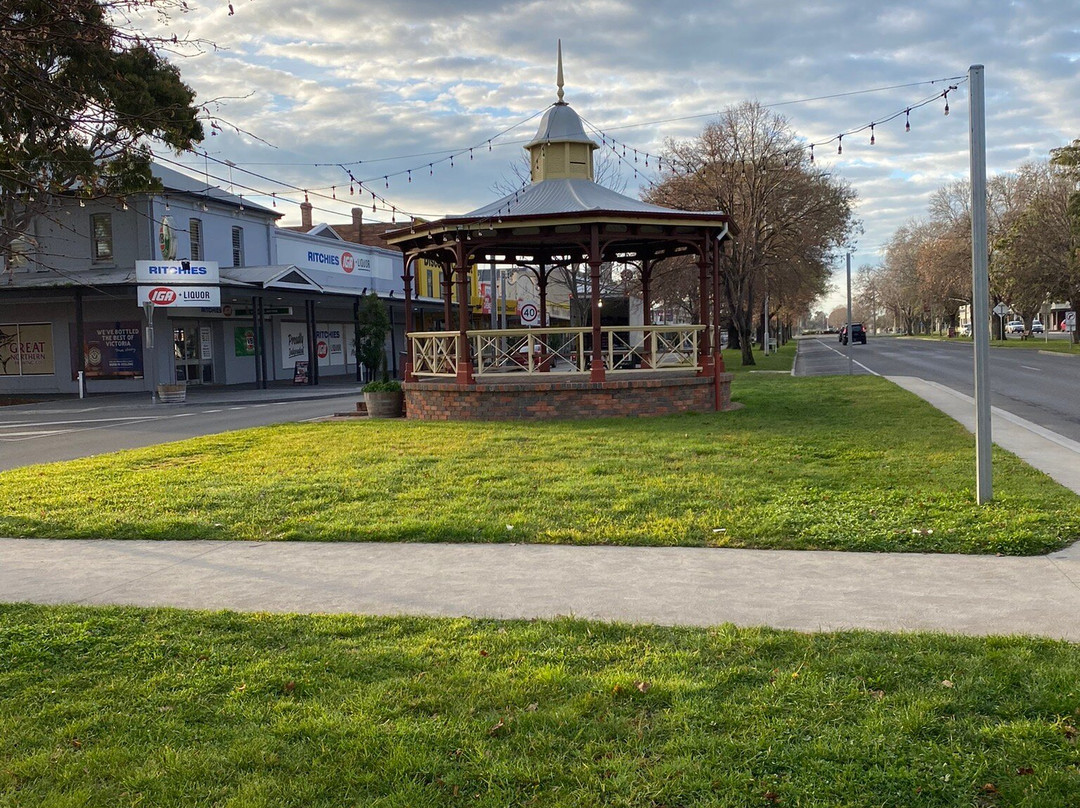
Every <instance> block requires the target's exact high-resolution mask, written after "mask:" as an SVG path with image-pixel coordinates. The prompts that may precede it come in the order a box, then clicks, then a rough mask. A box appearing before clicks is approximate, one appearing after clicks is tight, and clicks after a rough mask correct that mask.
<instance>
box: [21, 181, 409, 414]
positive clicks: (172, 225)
mask: <svg viewBox="0 0 1080 808" xmlns="http://www.w3.org/2000/svg"><path fill="white" fill-rule="evenodd" d="M154 174H155V176H157V177H158V178H159V179H160V180H161V183H162V186H163V190H162V191H160V192H154V193H148V194H141V195H139V196H137V197H129V198H127V199H111V198H110V199H104V200H93V201H91V200H83V201H79V200H77V199H65V200H63V201H61V202H60V203H58V204H57V205H56V206H55V207H54V209H53V210H52V211H51V212H50V213H49V215H47V216H44V217H41V218H40V219H38V220H37V221H35V222H34V224H33V226H32V228H31V231H30V232H29V233H27V234H26V236H25V237H24V239H23V240H22V244H21V245H20V246H21V249H20V257H19V260H17V261H15V262H13V264H12V265H11V266H6V267H4V271H3V273H2V274H0V392H3V393H8V394H16V395H17V394H34V393H75V392H78V391H79V385H80V380H82V383H84V384H85V386H86V390H87V391H89V392H136V391H148V392H152V391H154V390H156V388H157V386H158V385H161V384H171V383H181V384H187V385H196V384H210V385H231V384H257V385H262V386H265V385H266V384H268V383H271V382H274V381H278V380H291V379H296V378H298V377H299V376H300V375H301V374H300V371H301V369H303V370H304V374H303V376H304V378H306V379H307V380H308V383H317V382H318V380H319V379H320V378H321V377H326V376H354V377H357V378H359V372H358V369H357V366H356V356H355V351H354V342H353V336H354V328H355V322H356V312H357V309H358V303H359V299H360V297H361V296H362V295H364V294H368V293H371V292H374V293H376V294H377V295H378V296H379V297H380V298H381V299H382V300H383V301H384V302H385V303H386V305H387V306H388V307H389V309H390V313H391V321H392V322H393V323H395V330H394V332H393V333H392V334H391V335H390V337H389V338H388V340H387V347H386V353H387V356H386V360H387V361H386V366H387V369H388V371H389V372H391V373H393V374H396V372H397V370H398V366H399V361H398V354H399V346H403V345H404V329H403V325H402V324H403V323H404V310H403V308H402V307H403V305H404V304H403V297H404V295H403V287H402V279H401V276H402V269H401V255H400V253H399V252H397V251H396V250H388V249H385V248H380V247H375V246H371V245H366V244H358V243H352V242H348V241H346V240H345V239H343V238H342V237H341V235H340V234H339V233H337V232H336V231H334V230H333V229H332V228H329V227H327V226H321V227H320V228H315V229H311V230H310V232H295V231H291V230H287V229H283V228H279V227H278V226H277V221H278V219H279V218H280V216H281V214H280V213H278V212H277V211H276V210H273V209H269V208H265V207H262V206H259V205H253V204H251V203H250V202H248V201H245V200H244V198H243V197H242V196H238V195H235V194H232V193H229V192H227V191H224V190H222V189H220V188H215V187H211V186H210V185H209V184H207V183H205V182H202V181H200V180H197V179H194V178H192V177H189V176H187V175H185V174H181V173H179V172H176V171H172V170H170V169H168V168H165V167H161V166H155V169H154ZM185 262H186V263H185ZM153 266H160V267H166V266H172V267H173V268H174V271H175V272H176V273H184V272H189V273H190V272H192V271H193V269H192V268H194V267H203V268H209V271H211V272H212V275H211V276H208V277H215V278H216V279H215V280H214V281H213V282H211V283H210V284H209V285H205V286H196V285H184V284H180V283H178V284H177V285H176V286H175V287H172V286H169V285H164V286H158V287H155V286H153V285H152V284H151V283H149V282H147V278H146V277H145V276H144V277H143V278H142V280H143V282H142V283H140V279H139V273H138V272H137V270H138V269H140V268H142V269H143V270H146V271H149V267H153ZM185 267H186V269H185ZM171 279H172V280H174V281H185V279H184V278H183V277H181V276H178V275H174V276H172V278H171ZM190 280H191V278H187V279H186V281H190ZM186 281H185V282H186ZM155 289H157V290H158V291H157V293H156V294H151V292H153V291H154V290H155ZM193 289H200V290H202V291H200V292H198V293H197V294H192V295H172V294H170V291H169V290H172V291H174V292H175V290H180V291H185V290H188V291H190V290H193ZM174 297H176V298H184V297H190V298H192V299H191V300H185V299H173V298H174ZM298 363H300V364H299V365H298ZM305 363H306V364H305Z"/></svg>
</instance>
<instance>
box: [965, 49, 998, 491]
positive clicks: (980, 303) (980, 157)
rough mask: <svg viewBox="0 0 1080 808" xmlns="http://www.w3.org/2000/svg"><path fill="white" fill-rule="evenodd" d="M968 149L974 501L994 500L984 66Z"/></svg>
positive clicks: (978, 73)
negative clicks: (973, 373)
mask: <svg viewBox="0 0 1080 808" xmlns="http://www.w3.org/2000/svg"><path fill="white" fill-rule="evenodd" d="M968 87H970V88H971V90H970V92H971V103H970V104H969V106H968V123H969V125H970V150H971V297H972V301H971V304H972V309H973V312H974V313H973V316H972V328H973V329H974V339H975V501H976V502H978V504H980V505H982V504H984V503H987V502H989V501H990V500H991V499H993V497H994V487H993V479H992V476H993V469H992V465H991V463H990V448H991V446H992V437H991V429H990V381H989V374H990V335H989V333H987V329H986V328H984V326H985V325H986V324H987V323H988V322H989V321H990V312H989V311H988V309H989V306H990V276H989V273H988V266H987V264H988V258H987V253H986V246H987V245H986V106H985V93H986V91H985V86H984V79H983V66H982V65H972V66H971V67H969V68H968Z"/></svg>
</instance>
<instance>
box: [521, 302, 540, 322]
mask: <svg viewBox="0 0 1080 808" xmlns="http://www.w3.org/2000/svg"><path fill="white" fill-rule="evenodd" d="M518 317H520V318H521V324H522V325H540V309H539V308H538V307H537V305H536V304H535V303H531V302H526V301H521V302H520V303H519V304H518Z"/></svg>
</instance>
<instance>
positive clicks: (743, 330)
mask: <svg viewBox="0 0 1080 808" xmlns="http://www.w3.org/2000/svg"><path fill="white" fill-rule="evenodd" d="M664 158H665V160H667V161H669V162H670V163H671V164H672V165H678V166H681V167H682V169H683V170H682V172H680V173H678V174H676V175H675V176H673V177H670V178H667V179H664V180H662V181H660V182H658V183H656V184H654V185H653V186H651V187H650V188H649V189H648V191H647V193H646V195H645V196H646V198H647V199H648V201H650V202H654V203H656V204H660V205H665V206H667V207H672V208H681V209H684V210H721V211H723V212H724V213H726V214H729V215H730V216H731V217H732V219H733V220H734V221H735V223H736V224H737V225H738V227H739V231H740V234H739V237H738V238H736V239H735V242H734V248H733V249H732V250H731V251H729V252H728V253H727V254H726V255H725V257H724V259H723V261H722V262H721V274H722V277H721V287H722V289H723V293H724V295H725V297H726V299H727V307H728V310H729V312H730V316H731V319H732V324H733V329H734V331H735V336H737V338H738V344H739V346H740V349H741V351H742V362H743V364H744V365H753V364H754V357H753V353H752V351H751V347H750V345H751V335H752V334H753V331H754V320H755V317H756V316H757V314H758V313H759V311H760V309H761V304H762V302H763V299H764V297H765V295H766V294H768V295H769V296H770V298H773V297H775V298H776V299H777V301H778V302H779V305H780V306H781V308H782V309H783V310H784V311H785V312H786V314H787V316H788V318H789V319H792V318H793V316H797V315H801V314H802V313H804V312H805V310H807V309H808V307H809V305H810V303H811V302H812V301H813V299H814V298H815V297H817V296H819V295H821V294H823V293H824V292H825V291H826V289H827V286H828V279H829V277H830V266H831V264H832V263H833V258H834V253H836V252H838V251H839V250H840V248H841V247H842V246H843V245H844V244H846V243H848V241H849V240H850V238H851V237H852V236H853V234H854V232H855V230H856V222H855V219H854V214H853V211H852V205H853V203H854V199H855V193H854V191H852V190H851V189H850V188H849V187H848V186H847V185H846V184H844V183H842V182H841V181H839V180H837V179H836V178H834V177H833V176H831V175H830V174H829V173H828V172H827V171H825V170H824V169H821V168H820V167H817V166H815V165H813V164H812V163H810V161H809V155H808V154H807V153H806V151H805V149H804V148H803V147H802V146H801V145H800V144H799V142H798V141H797V139H796V136H795V133H794V131H793V130H792V129H791V126H790V124H788V122H787V120H786V119H784V118H783V117H782V116H779V115H775V114H773V113H770V112H769V111H767V110H766V109H765V108H764V107H762V106H761V105H760V104H757V103H750V102H746V103H743V104H740V105H737V106H734V107H731V108H729V109H727V110H725V111H724V112H723V114H722V115H721V116H720V118H719V119H718V120H717V121H715V122H714V123H711V124H709V125H708V126H707V127H706V128H705V130H704V131H703V132H702V133H701V135H700V136H698V137H697V138H695V139H693V140H690V141H686V142H682V143H676V142H669V143H668V147H667V154H665V155H664Z"/></svg>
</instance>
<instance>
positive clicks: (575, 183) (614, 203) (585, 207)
mask: <svg viewBox="0 0 1080 808" xmlns="http://www.w3.org/2000/svg"><path fill="white" fill-rule="evenodd" d="M602 212H611V213H641V214H656V213H661V214H668V215H671V214H685V215H688V216H694V217H702V216H708V217H716V216H722V215H723V213H722V212H721V211H681V210H675V209H673V208H665V207H661V206H660V205H653V204H650V203H649V202H642V201H641V200H640V199H634V198H633V197H629V196H624V195H623V194H620V193H619V192H617V191H613V190H611V189H610V188H605V187H604V186H603V185H598V184H597V183H595V182H593V181H591V180H586V179H553V180H544V181H543V182H537V183H533V184H532V185H528V186H526V187H525V188H523V189H522V190H520V191H518V192H517V193H514V194H509V195H507V196H504V197H503V198H502V199H499V200H497V201H495V202H492V203H491V204H489V205H485V206H484V207H482V208H477V209H476V210H474V211H471V212H469V213H466V214H463V216H461V217H460V218H466V219H470V218H479V219H483V218H489V217H497V216H536V215H553V214H568V213H569V214H573V213H602ZM453 218H458V217H453Z"/></svg>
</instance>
